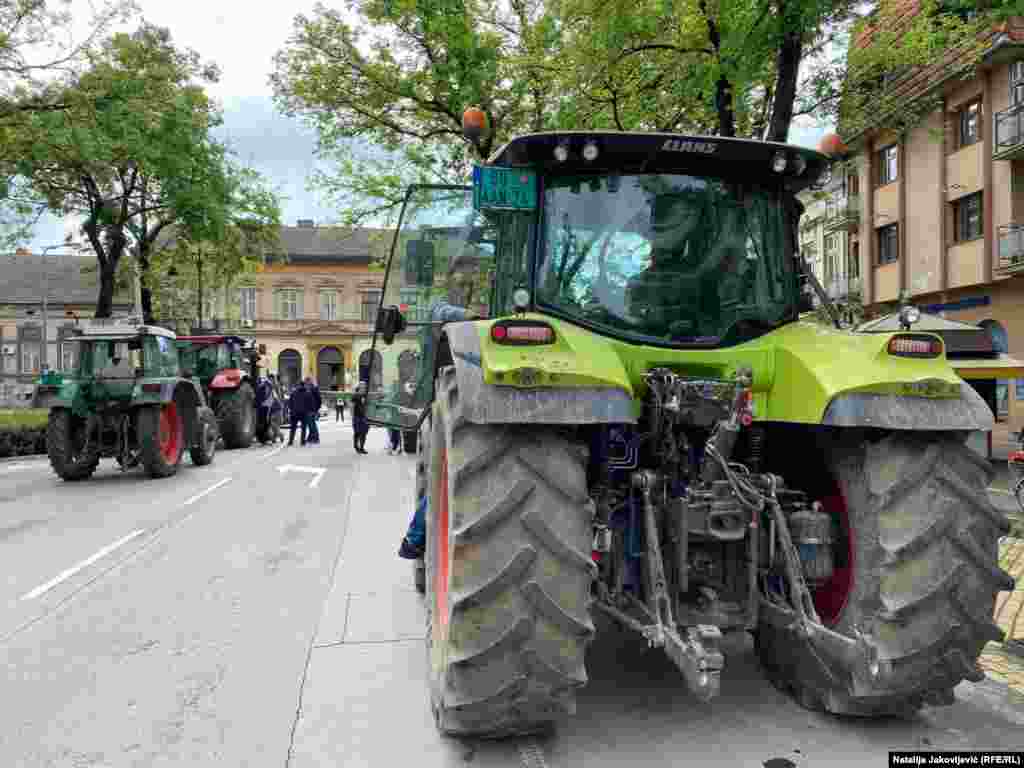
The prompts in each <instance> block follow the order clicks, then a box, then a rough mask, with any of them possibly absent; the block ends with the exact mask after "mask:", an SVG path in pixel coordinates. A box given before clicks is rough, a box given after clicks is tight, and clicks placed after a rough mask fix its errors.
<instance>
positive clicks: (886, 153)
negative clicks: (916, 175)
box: [878, 144, 900, 185]
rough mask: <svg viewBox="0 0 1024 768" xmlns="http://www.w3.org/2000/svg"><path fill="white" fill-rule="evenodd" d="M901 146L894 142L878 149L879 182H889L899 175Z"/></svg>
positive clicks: (880, 183)
mask: <svg viewBox="0 0 1024 768" xmlns="http://www.w3.org/2000/svg"><path fill="white" fill-rule="evenodd" d="M899 149H900V148H899V146H897V145H896V144H892V145H890V146H888V147H885V148H883V149H880V150H879V151H878V183H879V185H882V184H888V183H889V182H891V181H896V179H897V178H898V177H899V164H900V163H899V158H900V154H899Z"/></svg>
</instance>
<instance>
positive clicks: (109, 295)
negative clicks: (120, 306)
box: [94, 260, 117, 318]
mask: <svg viewBox="0 0 1024 768" xmlns="http://www.w3.org/2000/svg"><path fill="white" fill-rule="evenodd" d="M116 274H117V263H116V262H113V261H112V260H108V261H107V263H106V264H100V295H99V298H98V299H96V314H95V315H94V316H95V317H96V318H105V317H111V316H113V314H114V286H115V277H116Z"/></svg>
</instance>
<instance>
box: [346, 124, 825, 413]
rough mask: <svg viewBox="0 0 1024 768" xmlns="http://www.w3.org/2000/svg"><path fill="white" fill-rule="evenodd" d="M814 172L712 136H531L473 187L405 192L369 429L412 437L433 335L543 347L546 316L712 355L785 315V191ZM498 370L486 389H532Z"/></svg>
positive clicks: (794, 257)
mask: <svg viewBox="0 0 1024 768" xmlns="http://www.w3.org/2000/svg"><path fill="white" fill-rule="evenodd" d="M828 162H829V159H828V158H827V157H826V156H824V155H822V154H819V153H817V152H814V151H811V150H805V149H801V148H797V147H792V146H788V145H782V144H773V143H767V142H757V141H748V140H740V139H728V138H721V137H702V136H681V135H674V134H673V135H669V134H640V133H614V132H562V133H538V134H531V135H527V136H522V137H519V138H516V139H514V140H513V141H511V142H509V143H508V144H506V145H505V146H504V147H502V148H501V149H499V150H498V151H497V152H496V153H495V154H494V155H493V156H492V158H491V159H490V161H489V162H488V163H487V164H486V165H484V166H478V167H476V168H475V169H474V173H473V184H472V186H466V187H448V186H414V187H411V188H410V189H409V190H408V193H407V195H406V199H405V204H404V207H403V210H402V216H401V221H400V225H399V231H398V235H397V237H396V238H395V239H394V242H393V244H392V253H391V256H390V259H389V262H388V265H387V278H386V282H385V290H384V292H383V294H382V297H381V306H380V312H379V321H378V329H377V330H378V333H377V334H376V335H375V338H374V348H375V350H376V351H377V352H379V354H375V355H371V356H368V357H367V361H368V363H369V365H374V364H376V365H380V366H382V367H383V370H382V371H381V372H380V373H376V372H374V373H373V378H374V379H378V378H379V379H380V380H382V381H383V382H384V392H385V396H384V397H383V398H381V399H379V400H376V401H375V402H374V403H373V405H372V406H371V408H370V420H371V422H374V423H378V424H389V425H391V426H399V427H401V428H403V429H406V430H415V428H416V425H417V424H418V422H419V420H420V417H421V416H423V413H424V408H425V407H426V405H427V403H428V402H429V401H430V399H431V398H432V395H433V390H432V386H433V379H434V373H435V371H436V368H437V359H436V358H435V352H436V346H437V341H438V340H439V338H440V326H441V325H442V324H443V323H444V322H450V321H457V320H461V319H466V318H470V317H477V318H485V317H486V318H491V319H501V320H500V325H498V326H497V327H496V328H495V329H493V330H492V334H504V335H503V336H502V337H500V338H499V337H498V336H495V337H494V340H495V341H496V342H498V343H500V344H501V345H502V346H505V347H513V346H515V347H520V348H522V347H529V346H533V347H537V346H538V345H540V346H543V345H544V344H546V343H552V342H555V341H556V339H555V334H554V332H553V331H552V330H551V328H550V326H547V325H546V324H545V322H544V318H545V317H546V318H551V319H552V320H558V321H563V322H564V323H567V324H568V325H569V326H572V327H575V328H579V329H580V330H582V331H588V332H591V333H593V334H597V335H599V336H602V337H605V338H607V339H609V340H618V341H621V342H625V343H628V344H638V345H645V346H651V347H660V348H667V349H676V350H715V349H725V348H730V347H734V346H736V345H740V344H743V343H745V342H749V341H751V340H753V339H757V338H758V337H760V336H763V335H764V334H767V333H769V332H770V331H772V330H774V329H777V328H779V327H781V326H783V325H785V324H787V323H790V322H793V321H795V320H797V319H798V318H799V314H800V312H801V311H802V310H806V309H807V308H809V307H808V305H809V297H808V296H807V295H806V293H805V292H804V291H805V290H806V287H805V280H806V275H805V274H804V265H803V264H802V262H800V261H799V255H798V252H797V222H798V219H799V216H800V213H801V206H800V203H799V202H798V200H797V199H796V193H797V192H799V191H801V190H802V189H804V188H806V187H808V186H810V185H811V184H813V183H815V182H816V181H817V180H818V179H819V177H821V176H822V174H823V172H824V171H825V170H826V169H827V167H828ZM527 318H529V319H527ZM396 335H397V338H398V339H400V340H401V341H400V342H395V343H394V344H392V342H394V341H395V339H396ZM546 339H547V340H546ZM406 351H412V352H413V353H414V354H415V360H416V371H415V372H413V373H410V371H409V370H408V368H409V359H408V355H406V356H405V357H404V358H403V354H404V353H405V352H406ZM525 353H526V351H525V350H523V351H522V354H520V355H519V356H520V357H522V355H523V354H525ZM364 367H367V366H364ZM531 367H532V366H527V368H531ZM509 373H510V374H512V375H510V376H509V377H508V378H506V379H505V380H503V381H494V382H489V383H496V384H505V385H518V384H520V383H521V384H522V385H529V384H530V383H531V381H532V379H531V375H532V374H530V373H529V371H527V373H526V378H525V379H520V377H519V376H517V375H515V374H514V372H513V371H511V370H510V371H509ZM370 374H371V372H370V371H369V368H367V370H365V371H361V372H360V380H369V379H368V378H367V377H368V376H370ZM555 380H557V374H556V375H555V377H552V381H555ZM388 393H391V394H390V395H388Z"/></svg>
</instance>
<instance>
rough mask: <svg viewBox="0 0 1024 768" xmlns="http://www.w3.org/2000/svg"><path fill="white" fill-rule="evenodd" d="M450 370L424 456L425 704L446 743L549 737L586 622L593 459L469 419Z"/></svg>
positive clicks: (541, 430)
mask: <svg viewBox="0 0 1024 768" xmlns="http://www.w3.org/2000/svg"><path fill="white" fill-rule="evenodd" d="M454 374H455V370H454V368H452V367H450V366H449V367H446V368H445V369H442V371H441V373H440V376H439V379H438V398H437V400H436V402H435V403H434V407H433V412H432V417H431V430H432V434H431V437H430V443H429V450H430V459H429V465H428V466H429V471H430V477H429V479H428V480H429V504H428V510H427V547H426V560H427V569H426V588H427V598H426V604H427V612H428V626H427V649H428V661H429V665H430V671H429V673H428V674H429V679H430V694H431V704H432V707H433V710H434V716H435V719H436V722H437V726H438V728H439V729H440V730H441V731H442V732H443V733H446V734H451V735H460V736H475V737H480V738H500V737H505V736H514V735H521V734H527V733H535V732H539V731H546V730H549V728H550V727H551V725H552V724H553V722H554V721H556V720H557V719H559V718H561V717H562V716H564V715H567V714H572V713H573V712H574V711H575V691H576V689H577V688H579V687H580V686H582V685H584V684H585V683H586V680H587V675H586V672H585V670H584V653H585V651H586V648H587V645H588V643H589V641H590V639H591V638H592V636H593V634H594V625H593V623H592V621H591V618H590V613H589V602H590V587H591V583H592V581H593V578H594V575H595V573H594V571H595V568H594V564H593V562H592V561H591V558H590V543H591V542H590V525H591V521H590V518H589V517H588V515H587V512H586V507H585V500H586V492H587V486H586V471H585V450H584V449H583V448H582V447H581V446H579V445H578V444H576V443H573V442H571V441H569V440H567V439H566V438H565V437H563V436H562V435H561V434H560V433H559V432H558V431H557V430H555V429H552V428H549V427H545V426H536V425H525V426H505V425H478V424H472V423H470V422H468V421H466V420H465V419H463V418H461V414H460V413H459V404H458V391H457V388H456V381H455V375H454Z"/></svg>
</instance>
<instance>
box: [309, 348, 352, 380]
mask: <svg viewBox="0 0 1024 768" xmlns="http://www.w3.org/2000/svg"><path fill="white" fill-rule="evenodd" d="M316 380H317V385H318V386H319V387H320V389H335V390H337V389H344V387H345V361H344V358H343V357H342V356H341V350H339V349H338V348H337V347H324V348H323V349H321V350H320V352H319V353H318V354H317V356H316Z"/></svg>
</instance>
